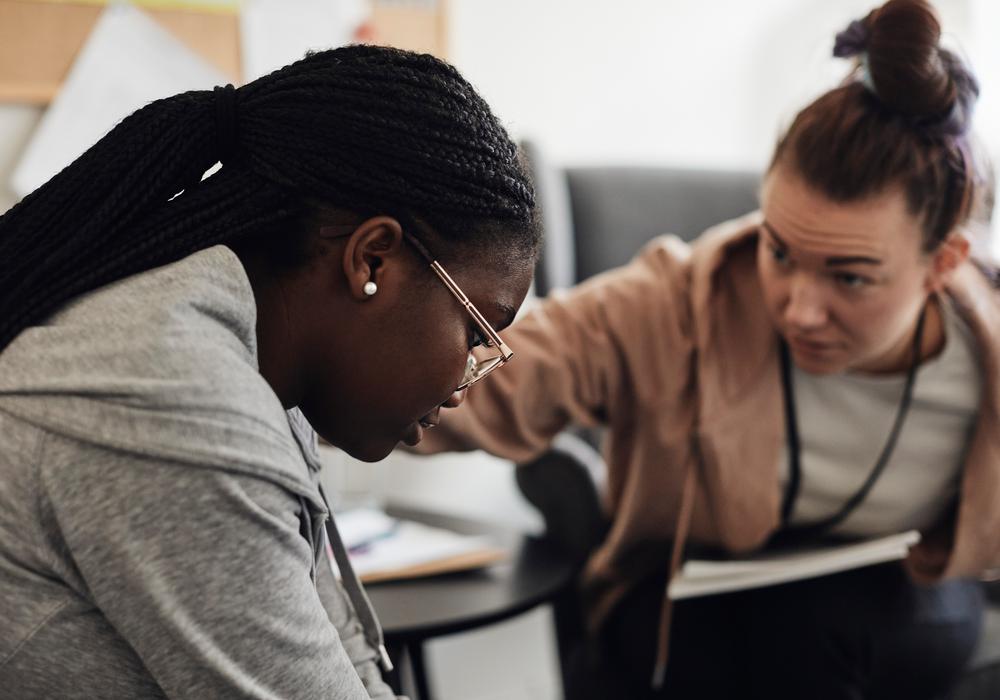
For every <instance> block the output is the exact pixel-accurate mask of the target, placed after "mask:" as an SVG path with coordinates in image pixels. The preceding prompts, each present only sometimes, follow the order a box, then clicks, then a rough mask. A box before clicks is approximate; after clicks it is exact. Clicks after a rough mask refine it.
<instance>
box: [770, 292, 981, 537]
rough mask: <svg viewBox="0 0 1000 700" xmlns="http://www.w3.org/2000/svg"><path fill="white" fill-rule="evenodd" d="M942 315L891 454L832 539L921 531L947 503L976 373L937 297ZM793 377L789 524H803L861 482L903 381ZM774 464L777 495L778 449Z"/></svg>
mask: <svg viewBox="0 0 1000 700" xmlns="http://www.w3.org/2000/svg"><path fill="white" fill-rule="evenodd" d="M941 309H942V311H943V317H944V330H945V335H946V341H945V346H944V349H943V350H942V351H941V352H940V353H939V354H938V355H937V356H936V357H934V358H932V359H930V360H928V361H926V362H924V363H923V364H921V365H920V367H919V368H918V370H917V376H916V382H915V384H914V389H913V401H912V403H911V404H910V410H909V413H908V415H907V416H906V420H905V422H904V423H903V427H902V430H901V432H900V435H899V440H898V441H897V443H896V448H895V450H893V453H892V457H891V458H890V460H889V463H888V464H887V465H886V467H885V470H884V471H883V472H882V475H881V477H879V479H878V481H876V482H875V486H874V487H873V488H872V490H871V491H870V492H869V494H868V496H867V497H866V498H865V500H864V501H862V503H861V504H860V505H859V506H858V507H857V509H855V510H854V512H852V513H851V515H850V516H848V518H847V519H846V520H845V521H844V522H842V523H841V524H840V525H839V526H837V527H836V528H834V530H833V531H832V532H835V533H837V534H842V535H850V536H875V535H882V534H889V533H893V532H900V531H903V530H909V529H926V528H928V527H930V526H932V525H934V524H935V523H936V522H937V520H938V518H940V517H941V516H942V515H943V513H944V512H945V511H946V510H947V509H948V508H949V507H950V506H951V505H952V504H953V503H954V502H955V498H956V496H957V494H958V489H959V484H960V479H961V474H962V467H963V464H964V462H965V453H966V449H967V447H968V443H969V440H970V438H971V435H972V431H973V429H974V426H975V420H976V414H977V411H978V408H979V398H980V390H981V387H980V385H981V382H982V372H981V369H980V366H979V362H978V360H977V359H976V352H975V339H974V338H973V336H972V332H971V330H970V329H969V327H968V326H967V325H966V323H965V322H964V321H963V320H962V318H961V317H960V316H959V315H958V313H957V312H956V311H955V309H954V308H953V307H952V304H951V303H950V302H949V301H947V300H942V302H941ZM792 371H793V374H794V379H793V383H794V389H795V406H796V409H797V412H798V427H799V434H800V441H801V444H802V454H801V459H800V465H801V469H802V473H801V483H800V488H799V497H798V499H796V502H795V505H794V508H793V510H792V515H791V524H792V525H803V524H807V523H813V522H816V521H819V520H823V519H825V518H827V517H830V516H832V515H834V514H835V513H837V512H838V511H839V510H840V509H841V508H842V507H843V505H844V504H845V503H846V502H847V500H848V499H850V498H851V496H853V495H854V494H855V493H856V492H857V491H858V489H860V488H861V485H862V484H863V483H864V482H865V480H866V479H867V478H868V475H869V474H870V473H871V470H872V468H873V467H874V466H875V462H876V460H877V459H878V458H879V455H880V454H881V452H882V450H883V448H884V447H885V444H886V442H887V440H888V438H889V432H890V431H891V430H892V424H893V421H894V420H895V417H896V412H897V410H898V408H899V403H900V400H901V399H902V396H903V387H904V385H905V383H906V376H905V375H904V374H899V375H870V374H861V373H850V372H844V373H840V374H835V375H824V376H817V375H810V374H808V373H806V372H803V371H802V370H800V369H799V368H797V367H794V366H793V368H792ZM781 460H782V461H781V463H782V465H783V466H782V479H781V485H782V488H784V487H785V485H786V484H787V483H788V476H789V456H788V447H787V445H786V446H785V448H784V450H783V451H782V455H781Z"/></svg>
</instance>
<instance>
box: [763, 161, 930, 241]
mask: <svg viewBox="0 0 1000 700" xmlns="http://www.w3.org/2000/svg"><path fill="white" fill-rule="evenodd" d="M761 209H762V210H763V213H764V217H765V219H766V220H767V222H768V224H770V226H771V228H772V229H773V230H774V231H775V232H776V233H777V234H778V235H779V236H780V237H781V240H782V241H783V242H784V243H785V244H787V245H788V246H789V247H790V248H793V249H796V250H799V251H801V252H803V253H809V254H817V255H830V256H833V255H836V256H843V255H858V256H867V257H875V258H879V259H883V260H886V259H890V258H892V257H894V256H898V255H899V254H900V252H901V251H908V252H919V250H920V240H921V230H920V221H919V220H918V219H917V218H916V217H914V216H913V215H912V214H910V212H909V211H908V209H907V205H906V198H905V195H904V194H903V191H902V189H901V188H893V189H890V190H887V191H885V192H882V193H880V194H878V195H874V196H872V197H868V198H866V199H863V200H859V201H854V202H836V201H833V200H832V199H830V198H828V197H826V196H825V195H823V194H821V193H820V192H817V191H816V190H815V189H813V188H811V187H809V186H808V185H806V184H805V183H804V182H803V181H802V179H801V178H800V177H798V175H796V174H795V173H793V172H790V171H789V170H788V169H787V168H783V167H781V166H778V167H776V168H774V169H773V170H772V171H771V173H770V174H769V175H768V176H767V178H766V179H765V180H764V185H763V188H762V190H761Z"/></svg>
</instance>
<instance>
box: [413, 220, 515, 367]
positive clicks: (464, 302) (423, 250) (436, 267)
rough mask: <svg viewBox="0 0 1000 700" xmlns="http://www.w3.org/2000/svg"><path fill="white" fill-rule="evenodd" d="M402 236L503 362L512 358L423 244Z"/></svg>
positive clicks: (414, 238) (484, 319) (415, 239)
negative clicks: (456, 301)
mask: <svg viewBox="0 0 1000 700" xmlns="http://www.w3.org/2000/svg"><path fill="white" fill-rule="evenodd" d="M403 235H404V236H406V240H408V241H409V242H410V245H412V246H413V247H414V248H416V249H417V252H418V253H420V255H421V256H422V257H423V258H424V259H425V260H426V261H427V262H428V263H430V266H431V269H432V270H434V273H435V274H436V275H437V276H438V277H440V278H441V281H442V282H444V283H445V286H446V287H448V289H449V290H451V293H452V294H454V295H455V298H456V299H458V301H459V302H460V303H461V304H462V306H464V307H465V308H466V309H467V310H468V312H469V313H470V314H472V317H473V318H474V319H476V322H477V323H478V324H479V325H480V326H482V328H483V330H484V331H486V333H487V335H489V336H490V340H491V341H492V342H493V343H494V344H495V345H496V346H497V348H498V349H499V350H500V354H501V355H503V358H504V360H505V361H506V360H509V359H510V358H511V357H513V356H514V353H513V352H511V349H510V348H509V347H507V344H506V343H505V342H503V340H502V339H501V338H500V336H499V335H497V334H496V332H495V331H494V330H493V326H491V325H490V324H489V321H487V320H486V318H485V317H483V315H482V314H481V313H479V309H477V308H476V307H475V305H474V304H473V303H472V302H471V301H469V297H467V296H465V292H463V291H462V289H461V287H459V286H458V285H457V284H456V283H455V280H453V279H452V278H451V275H449V274H448V273H447V272H445V269H444V268H443V267H441V263H439V262H438V261H437V260H435V259H434V256H433V255H431V253H430V251H429V250H427V248H425V247H424V244H423V243H421V242H420V241H419V240H418V239H417V237H416V236H414V235H413V234H411V233H409V232H408V231H406V230H404V231H403Z"/></svg>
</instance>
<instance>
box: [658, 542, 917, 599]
mask: <svg viewBox="0 0 1000 700" xmlns="http://www.w3.org/2000/svg"><path fill="white" fill-rule="evenodd" d="M919 541H920V533H918V532H916V531H915V530H911V531H909V532H903V533H900V534H898V535H889V536H888V537H882V538H879V539H875V540H866V541H863V542H856V543H852V544H844V545H833V546H828V547H821V548H812V549H808V550H794V551H788V552H780V553H774V554H762V555H759V556H755V557H750V558H747V559H735V560H723V561H706V560H692V561H688V562H686V563H685V564H684V566H683V568H682V569H681V572H680V573H679V574H678V575H677V576H676V577H675V579H674V580H673V581H672V582H671V583H670V586H669V588H668V591H667V595H668V596H669V597H670V598H673V599H675V600H680V599H682V598H693V597H696V596H702V595H712V594H716V593H728V592H731V591H741V590H746V589H749V588H761V587H764V586H772V585H775V584H778V583H786V582H788V581H798V580H801V579H807V578H815V577H817V576H825V575H827V574H833V573H837V572H840V571H848V570H850V569H859V568H861V567H864V566H870V565H872V564H880V563H882V562H887V561H893V560H895V559H903V558H904V557H905V556H906V555H907V552H908V551H909V549H910V547H912V546H913V545H914V544H916V543H917V542H919Z"/></svg>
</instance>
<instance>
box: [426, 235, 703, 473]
mask: <svg viewBox="0 0 1000 700" xmlns="http://www.w3.org/2000/svg"><path fill="white" fill-rule="evenodd" d="M688 258H689V255H688V249H687V247H686V246H685V245H684V244H683V243H681V242H680V240H678V239H676V238H674V237H661V238H658V239H656V240H654V241H652V242H651V243H649V244H648V245H647V246H646V247H645V248H644V249H643V250H642V252H641V253H640V254H639V255H638V256H637V257H636V258H635V259H634V260H633V261H632V262H631V263H630V264H628V265H626V266H624V267H621V268H618V269H616V270H612V271H610V272H607V273H604V274H603V275H600V276H598V277H595V278H594V279H592V280H589V281H587V282H585V283H584V284H582V285H580V286H579V287H577V288H575V289H573V290H571V291H570V292H568V293H565V294H561V295H557V296H554V297H550V298H547V299H545V300H544V301H543V302H542V303H541V304H540V305H539V306H538V307H537V308H536V309H534V310H533V311H531V312H530V313H528V314H527V315H526V316H525V317H524V318H522V319H521V320H519V321H517V322H516V323H515V324H514V325H513V326H511V328H509V329H508V330H506V331H505V332H504V333H502V334H501V335H503V337H504V339H505V341H506V342H507V344H508V345H509V346H510V348H511V350H513V352H514V358H513V359H512V360H511V362H510V363H508V364H507V365H506V366H504V367H503V368H501V369H500V370H499V371H497V372H496V373H494V374H492V375H490V377H489V378H488V379H486V380H485V381H483V382H480V383H479V384H476V385H475V386H474V387H472V388H471V389H469V392H468V395H467V396H466V400H465V402H464V403H463V404H462V405H461V406H460V407H458V408H456V409H450V410H443V411H442V416H441V423H440V425H438V426H437V427H436V428H434V429H433V430H431V431H429V432H428V433H427V435H426V436H425V438H424V440H423V441H422V442H421V444H420V445H419V446H418V447H417V451H418V452H423V453H433V452H440V451H444V450H470V449H477V448H478V449H484V450H486V451H487V452H491V453H493V454H494V455H497V456H500V457H505V458H508V459H511V460H514V461H516V462H524V461H528V460H530V459H533V458H534V457H536V456H538V455H539V454H541V453H542V452H544V451H545V450H546V449H547V447H548V445H549V443H550V442H551V441H552V439H553V438H554V437H555V436H556V435H557V434H558V433H559V432H560V431H561V430H563V428H565V427H566V426H567V425H568V424H570V423H577V424H581V425H585V426H593V425H596V424H599V423H602V422H607V421H608V420H609V419H620V420H626V419H627V418H626V417H627V416H629V415H634V414H635V412H636V411H637V410H638V409H639V408H640V406H641V405H642V404H644V403H655V402H657V401H659V400H661V399H662V398H663V397H665V396H669V395H672V394H676V393H677V392H679V391H680V390H681V386H682V385H683V383H684V382H685V381H686V380H687V373H688V368H689V366H690V365H689V360H690V355H691V347H692V343H691V333H690V318H689V302H688V284H687V279H688Z"/></svg>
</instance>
